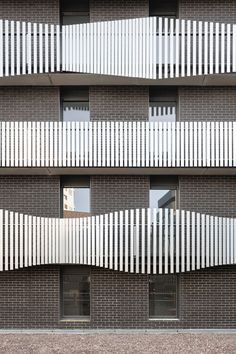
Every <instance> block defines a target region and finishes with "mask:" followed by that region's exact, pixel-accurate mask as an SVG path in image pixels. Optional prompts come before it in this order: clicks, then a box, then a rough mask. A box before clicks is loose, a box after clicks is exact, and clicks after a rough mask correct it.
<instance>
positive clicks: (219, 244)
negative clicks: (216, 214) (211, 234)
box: [218, 217, 223, 265]
mask: <svg viewBox="0 0 236 354" xmlns="http://www.w3.org/2000/svg"><path fill="white" fill-rule="evenodd" d="M218 235H219V242H218V248H219V255H218V257H219V262H218V264H219V265H222V254H223V252H222V251H223V250H222V246H223V242H222V236H223V233H222V218H221V217H220V218H219V234H218Z"/></svg>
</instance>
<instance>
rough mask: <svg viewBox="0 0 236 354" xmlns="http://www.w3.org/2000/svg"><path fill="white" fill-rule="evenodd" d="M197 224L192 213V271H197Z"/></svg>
mask: <svg viewBox="0 0 236 354" xmlns="http://www.w3.org/2000/svg"><path fill="white" fill-rule="evenodd" d="M195 229H196V224H195V212H192V213H191V241H192V245H191V247H192V249H191V258H192V268H191V269H192V270H195V267H196V259H195V257H196V252H195V249H196V246H195V243H196V238H195V233H196V230H195Z"/></svg>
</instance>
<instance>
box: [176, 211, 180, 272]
mask: <svg viewBox="0 0 236 354" xmlns="http://www.w3.org/2000/svg"><path fill="white" fill-rule="evenodd" d="M175 219H176V221H175V239H176V240H175V245H176V250H175V258H176V260H175V267H176V273H179V256H180V243H179V227H180V226H179V221H180V212H179V210H178V209H177V210H176V211H175Z"/></svg>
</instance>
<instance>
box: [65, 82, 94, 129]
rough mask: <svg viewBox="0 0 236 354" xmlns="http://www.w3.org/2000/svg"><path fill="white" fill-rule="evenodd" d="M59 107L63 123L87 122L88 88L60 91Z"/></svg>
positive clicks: (88, 117) (88, 118)
mask: <svg viewBox="0 0 236 354" xmlns="http://www.w3.org/2000/svg"><path fill="white" fill-rule="evenodd" d="M61 105H62V109H61V110H62V120H63V121H64V122H72V121H77V122H89V120H90V113H89V90H88V88H75V89H68V88H63V89H61Z"/></svg>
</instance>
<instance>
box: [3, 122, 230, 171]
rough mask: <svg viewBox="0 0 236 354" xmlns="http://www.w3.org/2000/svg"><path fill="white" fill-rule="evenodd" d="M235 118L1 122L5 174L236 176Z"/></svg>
mask: <svg viewBox="0 0 236 354" xmlns="http://www.w3.org/2000/svg"><path fill="white" fill-rule="evenodd" d="M235 171H236V122H176V123H175V122H168V123H166V122H162V123H161V122H100V121H99V122H0V174H2V175H3V174H5V175H7V174H16V175H19V174H46V175H48V174H55V175H63V174H91V175H92V174H140V173H141V174H148V175H150V174H155V175H157V174H176V175H177V174H224V175H230V174H235Z"/></svg>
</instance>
